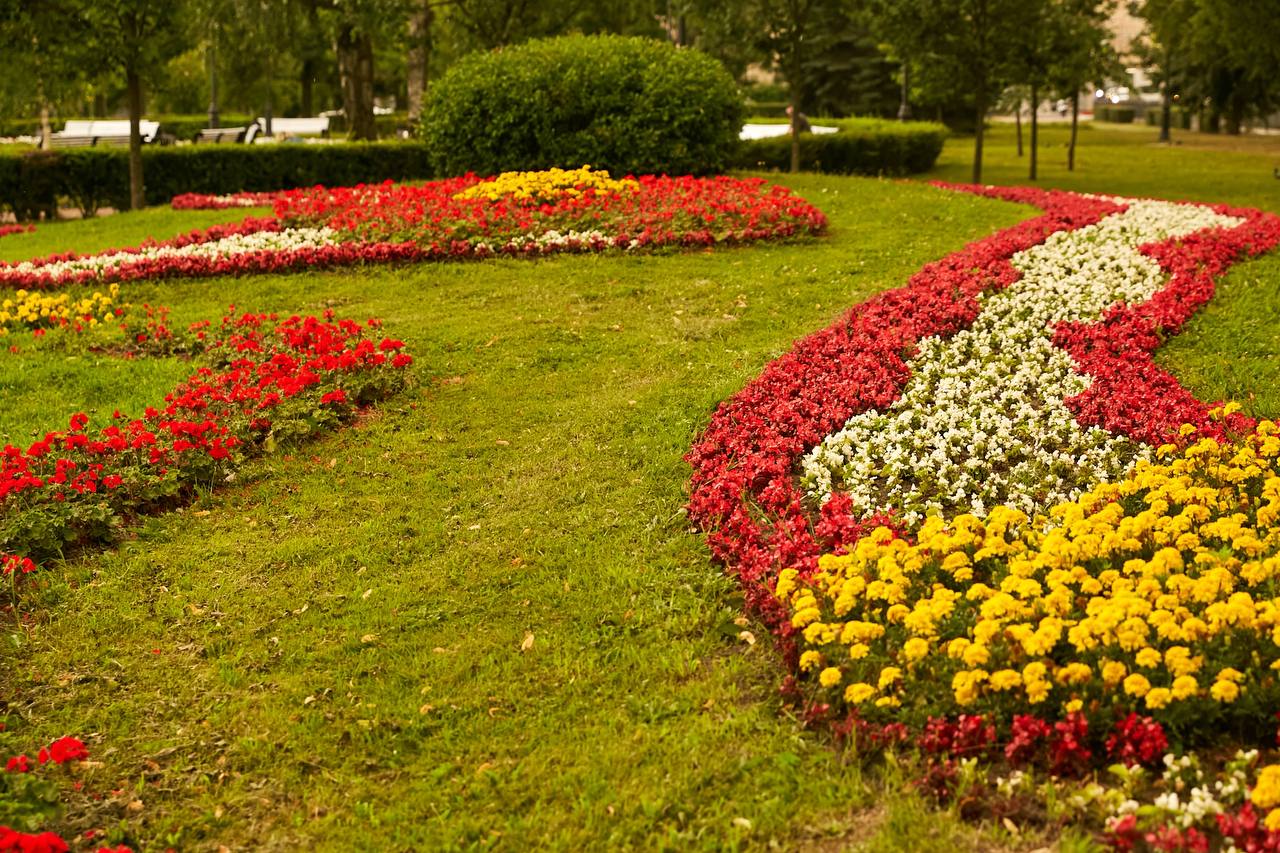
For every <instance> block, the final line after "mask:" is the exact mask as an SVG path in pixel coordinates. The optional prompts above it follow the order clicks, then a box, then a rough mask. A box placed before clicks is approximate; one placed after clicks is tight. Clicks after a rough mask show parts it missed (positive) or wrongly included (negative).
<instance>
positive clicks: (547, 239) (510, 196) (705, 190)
mask: <svg viewBox="0 0 1280 853" xmlns="http://www.w3.org/2000/svg"><path fill="white" fill-rule="evenodd" d="M268 197H269V198H272V199H274V204H275V217H274V218H269V219H249V220H246V221H245V222H243V223H240V224H238V225H231V226H217V227H214V228H209V229H206V230H204V231H198V232H193V233H191V234H187V235H184V236H182V237H179V238H177V239H174V240H166V241H162V242H152V243H148V244H145V245H142V246H138V247H136V248H131V249H118V250H113V251H109V252H102V253H99V254H96V255H87V256H86V255H74V254H66V255H55V256H50V257H46V258H40V259H38V260H33V261H24V262H22V263H16V264H0V286H2V287H11V288H24V289H28V290H32V289H45V288H55V287H64V286H67V285H71V284H84V283H100V282H124V281H132V280H136V279H144V278H156V277H162V276H168V277H183V278H190V277H203V276H214V275H243V274H248V273H261V272H282V271H286V270H293V269H303V268H315V267H336V266H350V265H353V264H362V263H404V262H410V261H427V260H446V259H454V260H456V259H462V258H482V257H492V256H494V255H516V256H521V257H525V256H538V255H547V254H552V253H557V252H599V251H605V250H610V249H618V250H627V251H640V250H652V249H658V248H663V247H673V248H677V247H686V248H687V247H697V246H715V245H724V244H735V243H746V242H755V241H759V240H778V239H786V238H791V237H798V236H805V235H816V234H820V233H822V232H823V231H824V230H825V228H826V217H824V216H823V215H822V213H821V212H820V211H819V210H818V209H817V208H815V207H814V206H813V205H811V204H809V203H808V202H806V201H805V200H804V199H801V198H799V197H798V196H795V195H793V194H792V193H791V191H790V190H788V189H786V188H785V187H779V186H775V185H770V184H768V183H766V182H765V181H763V180H761V179H757V178H745V179H742V178H726V177H718V178H693V177H686V178H669V177H666V176H660V177H655V176H653V175H643V176H641V177H639V178H625V179H622V180H613V179H610V178H609V177H608V174H607V173H602V172H591V171H590V170H585V169H584V170H578V171H574V172H563V171H561V170H555V171H552V172H520V173H511V174H505V175H500V176H498V177H497V178H492V179H488V180H482V179H480V178H477V177H476V176H474V175H467V176H464V177H461V178H450V179H448V180H443V181H432V182H430V183H427V184H424V185H421V186H400V185H395V184H392V183H390V182H388V183H386V184H381V185H378V186H357V187H349V188H337V189H326V188H324V187H315V188H312V189H305V190H289V191H285V192H280V193H269V194H240V195H238V196H235V197H227V198H223V197H208V198H200V197H179V198H178V199H175V203H176V204H179V205H180V206H182V207H188V208H189V207H201V206H212V207H219V206H226V207H232V206H250V203H251V202H252V203H254V204H256V203H260V202H261V201H263V200H265V199H266V198H268Z"/></svg>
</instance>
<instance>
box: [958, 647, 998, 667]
mask: <svg viewBox="0 0 1280 853" xmlns="http://www.w3.org/2000/svg"><path fill="white" fill-rule="evenodd" d="M961 659H962V660H963V661H964V662H965V666H986V664H987V661H989V660H991V652H989V651H987V647H986V646H982V645H978V644H977V643H974V644H973V645H971V646H969V647H967V648H966V649H965V650H964V653H963V654H962V655H961Z"/></svg>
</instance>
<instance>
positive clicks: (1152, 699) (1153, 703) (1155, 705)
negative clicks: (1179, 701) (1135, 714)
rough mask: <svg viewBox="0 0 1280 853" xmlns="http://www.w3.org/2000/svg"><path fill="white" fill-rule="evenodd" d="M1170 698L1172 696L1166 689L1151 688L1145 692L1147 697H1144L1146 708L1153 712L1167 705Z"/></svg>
mask: <svg viewBox="0 0 1280 853" xmlns="http://www.w3.org/2000/svg"><path fill="white" fill-rule="evenodd" d="M1171 698H1172V694H1171V693H1170V692H1169V690H1168V689H1167V688H1164V687H1153V688H1152V689H1151V690H1148V691H1147V695H1146V702H1147V707H1148V708H1150V709H1151V710H1153V711H1155V710H1159V709H1160V708H1163V707H1164V706H1165V705H1168V704H1169V700H1170V699H1171Z"/></svg>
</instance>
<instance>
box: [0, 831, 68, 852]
mask: <svg viewBox="0 0 1280 853" xmlns="http://www.w3.org/2000/svg"><path fill="white" fill-rule="evenodd" d="M69 849H70V848H68V847H67V842H65V841H63V840H62V838H61V837H60V836H58V835H56V834H54V833H52V832H41V833H39V834H38V835H32V834H30V833H26V832H19V831H18V830H16V829H10V828H9V827H7V826H0V853H67V851H68V850H69Z"/></svg>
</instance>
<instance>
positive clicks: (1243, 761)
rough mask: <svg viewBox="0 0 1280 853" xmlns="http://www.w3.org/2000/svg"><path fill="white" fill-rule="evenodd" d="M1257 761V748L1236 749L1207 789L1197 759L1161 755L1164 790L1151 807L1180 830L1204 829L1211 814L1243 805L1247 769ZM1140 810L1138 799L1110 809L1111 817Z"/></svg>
mask: <svg viewBox="0 0 1280 853" xmlns="http://www.w3.org/2000/svg"><path fill="white" fill-rule="evenodd" d="M1257 759H1258V750H1256V749H1251V750H1247V751H1246V750H1243V749H1242V750H1237V751H1236V754H1235V756H1234V757H1233V758H1232V759H1231V760H1230V761H1228V762H1227V763H1226V765H1225V766H1224V767H1223V768H1222V770H1221V771H1220V772H1219V773H1217V774H1215V775H1216V777H1217V778H1216V779H1215V780H1214V782H1213V785H1212V786H1210V785H1209V784H1207V783H1206V782H1205V781H1204V771H1203V770H1202V769H1201V768H1200V761H1199V759H1198V758H1197V757H1196V756H1194V755H1191V754H1187V755H1183V756H1180V757H1178V756H1174V755H1173V754H1172V753H1169V754H1167V755H1165V756H1164V766H1165V769H1164V772H1163V773H1162V774H1161V776H1160V782H1161V786H1162V787H1163V788H1164V789H1165V790H1164V792H1163V793H1160V794H1157V795H1156V796H1155V797H1154V798H1153V799H1152V800H1151V805H1152V806H1153V807H1154V808H1155V809H1156V810H1158V811H1160V812H1162V813H1163V815H1164V819H1165V821H1166V822H1168V823H1172V824H1174V825H1176V826H1178V827H1180V828H1182V829H1188V828H1190V827H1193V826H1206V825H1208V821H1209V819H1211V818H1212V817H1213V816H1214V815H1219V814H1223V813H1225V812H1226V811H1227V810H1228V809H1235V808H1238V807H1239V806H1240V805H1242V804H1243V803H1244V801H1245V799H1246V796H1247V794H1248V787H1247V781H1248V777H1249V770H1250V768H1251V767H1252V766H1253V765H1254V763H1255V762H1256V761H1257ZM1131 772H1132V771H1131ZM1139 777H1140V774H1139ZM1139 808H1141V805H1140V804H1139V803H1138V801H1137V800H1135V799H1132V798H1130V799H1126V800H1124V801H1123V802H1121V803H1119V804H1118V805H1117V806H1116V807H1115V808H1114V809H1112V811H1111V817H1112V818H1113V819H1114V818H1120V817H1123V816H1124V815H1126V814H1136V813H1137V812H1138V810H1139Z"/></svg>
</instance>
